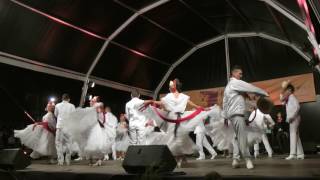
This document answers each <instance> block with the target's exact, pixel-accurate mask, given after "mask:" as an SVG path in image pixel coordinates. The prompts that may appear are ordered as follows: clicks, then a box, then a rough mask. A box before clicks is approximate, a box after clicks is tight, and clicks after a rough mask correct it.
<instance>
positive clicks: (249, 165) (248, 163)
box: [246, 159, 254, 169]
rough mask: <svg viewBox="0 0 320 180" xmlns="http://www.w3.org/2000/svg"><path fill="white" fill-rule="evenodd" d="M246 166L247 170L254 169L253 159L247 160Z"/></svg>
mask: <svg viewBox="0 0 320 180" xmlns="http://www.w3.org/2000/svg"><path fill="white" fill-rule="evenodd" d="M246 166H247V169H253V168H254V166H253V163H252V161H251V159H246Z"/></svg>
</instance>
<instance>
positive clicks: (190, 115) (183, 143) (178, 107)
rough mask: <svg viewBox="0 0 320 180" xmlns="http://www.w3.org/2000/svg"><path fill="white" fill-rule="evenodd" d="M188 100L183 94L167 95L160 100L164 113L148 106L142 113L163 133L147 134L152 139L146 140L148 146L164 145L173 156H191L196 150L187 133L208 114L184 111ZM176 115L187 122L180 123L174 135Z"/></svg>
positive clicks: (198, 111) (200, 111) (205, 112)
mask: <svg viewBox="0 0 320 180" xmlns="http://www.w3.org/2000/svg"><path fill="white" fill-rule="evenodd" d="M189 98H190V97H189V96H187V95H185V94H183V93H180V94H179V96H178V97H177V98H176V97H174V94H173V93H169V94H167V95H166V96H165V97H163V98H162V99H161V102H162V103H163V105H164V108H165V111H164V110H160V109H158V108H156V107H153V106H148V107H147V108H146V109H145V110H144V111H143V114H144V115H145V116H146V117H147V118H148V119H152V120H154V122H155V124H156V125H157V126H158V127H159V128H160V129H161V130H163V132H151V133H150V132H149V134H148V135H149V136H150V137H151V139H153V140H150V138H149V140H147V141H148V143H149V144H166V145H167V146H168V148H169V149H170V151H171V152H172V154H173V155H174V156H179V155H185V154H193V153H194V152H195V151H196V150H197V147H196V145H195V144H194V142H193V141H192V139H191V138H190V136H189V132H190V131H194V129H195V128H196V127H197V126H198V125H199V124H201V123H203V120H204V119H205V118H206V117H207V116H208V114H209V112H207V111H202V110H196V111H185V109H186V106H187V103H188V100H189ZM178 114H180V119H187V120H186V121H182V122H180V124H179V127H178V128H177V130H176V131H177V132H176V134H175V125H176V123H174V121H176V120H177V119H178ZM169 121H170V122H169ZM155 137H156V138H155Z"/></svg>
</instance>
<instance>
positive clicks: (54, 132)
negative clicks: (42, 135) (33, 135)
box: [32, 122, 56, 134]
mask: <svg viewBox="0 0 320 180" xmlns="http://www.w3.org/2000/svg"><path fill="white" fill-rule="evenodd" d="M38 125H39V126H42V128H44V129H45V130H47V131H49V132H51V133H52V134H56V130H55V129H50V127H49V123H48V122H37V123H34V124H33V128H32V131H33V130H34V128H35V127H36V126H38Z"/></svg>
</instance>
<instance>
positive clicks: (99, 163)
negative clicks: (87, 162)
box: [92, 160, 102, 166]
mask: <svg viewBox="0 0 320 180" xmlns="http://www.w3.org/2000/svg"><path fill="white" fill-rule="evenodd" d="M101 165H102V161H101V160H98V161H97V162H96V163H94V164H92V166H101Z"/></svg>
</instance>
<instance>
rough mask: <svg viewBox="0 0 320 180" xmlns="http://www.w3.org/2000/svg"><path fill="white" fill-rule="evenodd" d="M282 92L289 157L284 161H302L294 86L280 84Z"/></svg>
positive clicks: (285, 83) (284, 83) (297, 104)
mask: <svg viewBox="0 0 320 180" xmlns="http://www.w3.org/2000/svg"><path fill="white" fill-rule="evenodd" d="M282 87H283V92H282V93H281V94H280V100H281V102H283V103H284V104H285V105H286V113H287V119H286V121H287V122H288V123H289V127H290V155H289V156H288V157H287V158H286V160H292V159H304V152H303V147H302V144H301V139H300V136H299V125H300V121H301V117H300V113H299V110H300V105H299V101H298V100H297V98H296V97H295V96H294V94H293V93H294V90H295V89H294V86H293V85H292V84H290V83H289V82H283V83H282Z"/></svg>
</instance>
